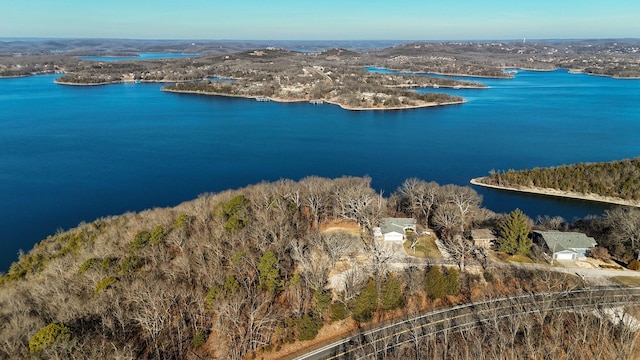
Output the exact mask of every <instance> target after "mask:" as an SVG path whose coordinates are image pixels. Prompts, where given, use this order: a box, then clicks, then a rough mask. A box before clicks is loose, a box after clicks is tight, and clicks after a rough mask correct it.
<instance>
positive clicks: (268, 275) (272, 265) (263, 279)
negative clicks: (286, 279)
mask: <svg viewBox="0 0 640 360" xmlns="http://www.w3.org/2000/svg"><path fill="white" fill-rule="evenodd" d="M258 271H259V272H260V288H261V289H262V290H267V292H269V293H270V294H272V295H274V294H276V293H277V292H278V291H279V290H280V288H281V287H282V280H281V279H280V265H279V263H278V258H277V257H276V255H275V254H274V253H273V251H268V252H266V253H265V254H264V255H262V257H261V258H260V262H259V263H258Z"/></svg>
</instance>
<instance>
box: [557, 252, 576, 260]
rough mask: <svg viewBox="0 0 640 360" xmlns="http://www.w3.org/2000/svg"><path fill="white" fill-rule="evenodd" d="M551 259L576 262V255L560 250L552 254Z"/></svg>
mask: <svg viewBox="0 0 640 360" xmlns="http://www.w3.org/2000/svg"><path fill="white" fill-rule="evenodd" d="M553 258H554V259H556V260H577V258H578V254H576V253H575V252H573V251H570V250H562V251H558V252H555V253H553Z"/></svg>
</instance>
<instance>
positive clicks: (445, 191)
mask: <svg viewBox="0 0 640 360" xmlns="http://www.w3.org/2000/svg"><path fill="white" fill-rule="evenodd" d="M442 196H443V199H444V201H445V202H446V203H449V204H452V205H454V206H455V207H456V208H457V210H458V213H459V216H460V232H461V233H463V234H464V231H465V229H466V226H467V224H468V223H470V222H471V220H472V215H473V214H474V213H475V212H477V211H479V209H480V203H481V202H482V196H480V195H479V194H478V193H477V192H476V191H475V190H473V189H472V188H470V187H468V186H458V185H445V186H443V187H442Z"/></svg>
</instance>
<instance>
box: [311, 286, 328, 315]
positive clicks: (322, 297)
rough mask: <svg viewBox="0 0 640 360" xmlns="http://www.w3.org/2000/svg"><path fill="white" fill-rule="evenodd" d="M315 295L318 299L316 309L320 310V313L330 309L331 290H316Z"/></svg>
mask: <svg viewBox="0 0 640 360" xmlns="http://www.w3.org/2000/svg"><path fill="white" fill-rule="evenodd" d="M314 297H315V299H316V310H318V313H320V314H325V313H326V312H327V311H329V306H331V292H330V291H328V290H323V289H320V290H316V292H315V293H314Z"/></svg>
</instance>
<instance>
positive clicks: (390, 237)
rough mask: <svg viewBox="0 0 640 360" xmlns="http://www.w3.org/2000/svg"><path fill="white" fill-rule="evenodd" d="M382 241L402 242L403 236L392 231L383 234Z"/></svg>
mask: <svg viewBox="0 0 640 360" xmlns="http://www.w3.org/2000/svg"><path fill="white" fill-rule="evenodd" d="M384 241H399V242H402V241H404V235H403V234H402V233H399V232H396V231H392V232H388V233H386V234H384Z"/></svg>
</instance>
